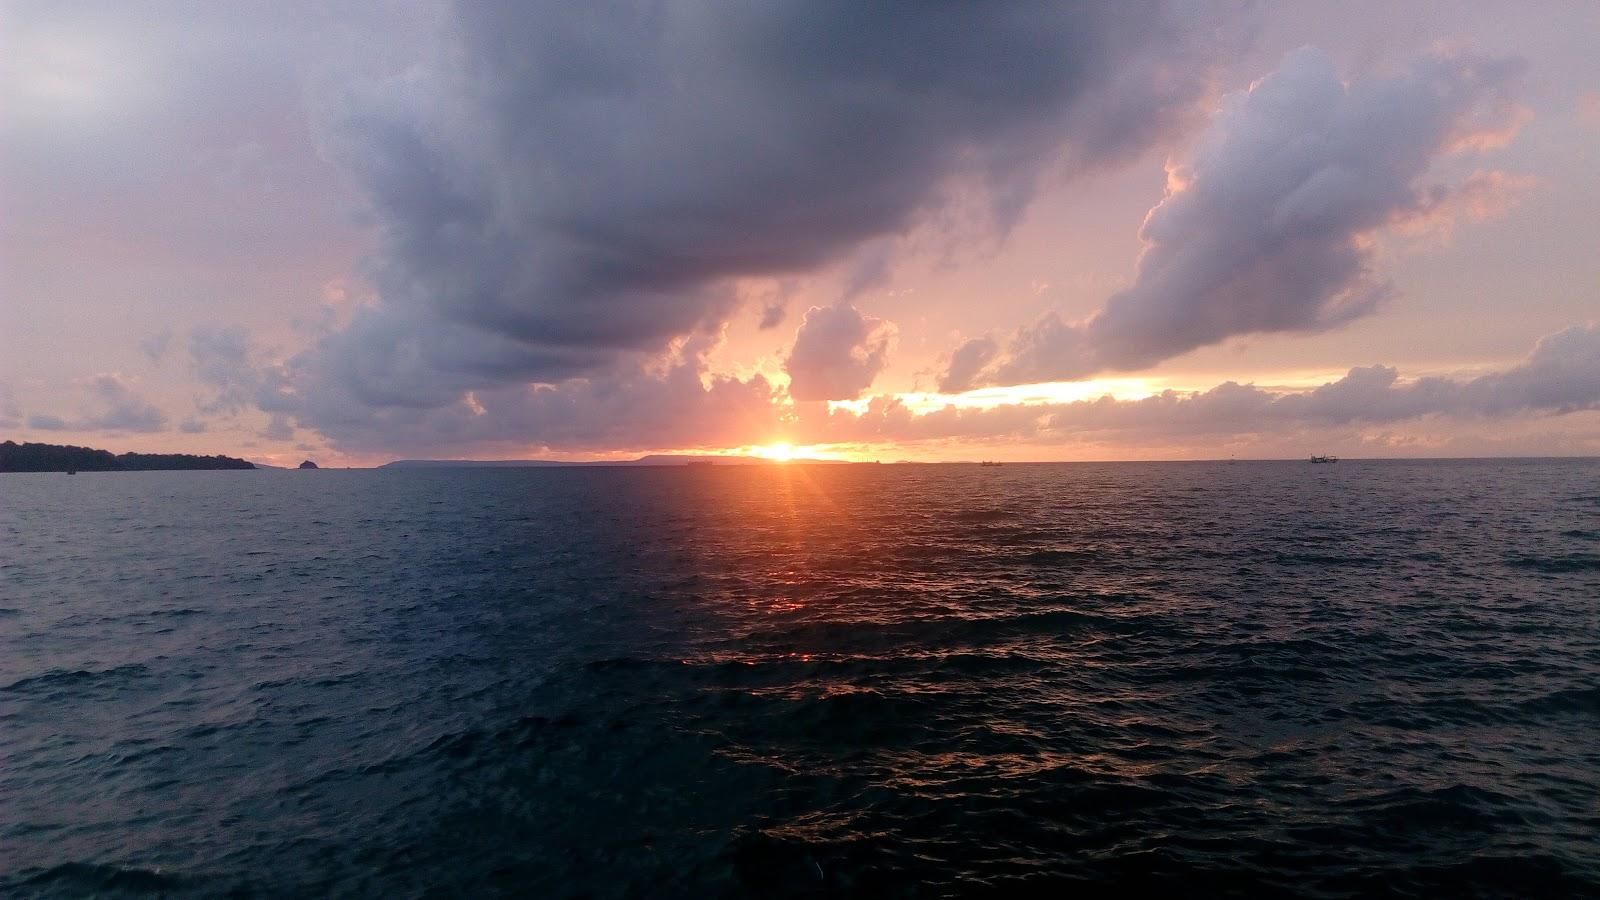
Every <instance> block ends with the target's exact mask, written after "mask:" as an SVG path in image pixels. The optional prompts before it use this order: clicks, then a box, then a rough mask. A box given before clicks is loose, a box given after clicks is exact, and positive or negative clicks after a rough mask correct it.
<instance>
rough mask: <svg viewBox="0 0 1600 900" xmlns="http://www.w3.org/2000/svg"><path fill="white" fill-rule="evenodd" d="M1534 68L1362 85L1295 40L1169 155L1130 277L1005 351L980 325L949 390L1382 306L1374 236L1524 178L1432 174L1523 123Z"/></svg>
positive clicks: (1425, 70) (1448, 69) (955, 362)
mask: <svg viewBox="0 0 1600 900" xmlns="http://www.w3.org/2000/svg"><path fill="white" fill-rule="evenodd" d="M1521 68H1522V66H1521V64H1520V63H1518V62H1514V61H1508V60H1502V59H1492V58H1487V57H1484V56H1481V55H1476V54H1473V53H1469V52H1440V53H1436V54H1434V55H1430V56H1427V57H1425V58H1423V59H1420V60H1418V61H1417V62H1416V63H1415V64H1413V66H1412V67H1411V68H1410V69H1409V71H1407V72H1405V73H1403V74H1400V75H1397V76H1394V77H1389V78H1380V79H1372V80H1367V81H1359V82H1356V83H1353V84H1350V85H1346V84H1344V83H1343V82H1341V81H1340V79H1339V75H1338V73H1337V72H1336V71H1335V70H1334V67H1333V63H1332V62H1331V61H1330V60H1329V59H1328V58H1327V57H1326V56H1325V55H1324V54H1323V53H1321V52H1320V51H1317V50H1314V49H1310V48H1305V49H1301V50H1298V51H1296V52H1294V53H1292V54H1290V55H1289V56H1288V57H1287V58H1286V59H1285V60H1284V62H1283V65H1282V66H1281V67H1280V68H1279V69H1278V71H1277V72H1275V73H1273V74H1272V75H1270V76H1269V77H1267V78H1265V79H1263V80H1262V81H1260V82H1258V83H1257V84H1256V85H1254V86H1253V87H1252V88H1251V89H1250V90H1249V91H1248V92H1243V93H1239V94H1235V95H1231V96H1229V97H1228V98H1226V100H1225V101H1224V104H1223V107H1222V109H1221V111H1220V112H1219V113H1218V114H1217V116H1216V117H1215V119H1214V120H1213V121H1212V123H1211V125H1210V127H1209V129H1208V130H1207V132H1206V133H1205V134H1204V135H1203V136H1202V137H1201V139H1200V141H1199V144H1198V146H1197V148H1196V149H1195V150H1194V152H1193V153H1192V155H1191V156H1190V158H1189V159H1188V161H1187V162H1186V163H1184V164H1183V165H1181V166H1177V167H1174V168H1173V169H1172V170H1171V174H1170V178H1169V185H1168V193H1167V196H1166V198H1165V199H1164V200H1163V201H1162V202H1161V204H1160V205H1159V206H1157V207H1156V208H1154V209H1153V210H1151V211H1150V214H1149V215H1148V217H1147V218H1146V219H1145V223H1144V226H1143V229H1142V230H1141V233H1140V235H1141V237H1142V239H1143V240H1144V242H1145V250H1144V252H1143V255H1142V256H1141V257H1140V259H1139V266H1138V273H1137V276H1136V279H1135V282H1134V284H1133V286H1132V287H1130V288H1128V289H1127V290H1125V291H1122V292H1120V293H1118V294H1115V295H1113V296H1112V297H1111V298H1110V299H1109V300H1108V301H1107V302H1106V305H1105V307H1104V308H1103V309H1102V310H1101V311H1100V312H1098V313H1097V314H1095V315H1094V316H1093V317H1091V318H1090V319H1089V320H1088V321H1086V322H1083V323H1071V322H1067V321H1065V320H1063V319H1062V318H1061V317H1060V316H1058V315H1056V314H1054V313H1052V314H1049V315H1046V316H1045V317H1043V318H1042V319H1040V320H1038V321H1037V322H1035V323H1033V324H1031V325H1029V326H1027V327H1024V328H1022V329H1019V330H1018V331H1017V333H1016V334H1015V335H1014V336H1013V337H1012V338H1011V340H1010V342H1009V344H1008V346H1007V348H1006V350H1005V352H1004V354H996V353H994V352H993V348H992V347H991V346H990V345H988V344H986V343H985V341H987V340H988V339H977V340H976V341H973V342H969V343H968V344H966V345H964V346H962V347H961V348H959V349H958V350H957V351H956V352H955V353H954V354H953V356H952V360H951V364H950V367H949V370H948V372H947V373H946V376H945V377H944V379H943V380H942V389H944V390H947V391H948V390H961V389H965V388H968V387H971V386H974V385H976V384H985V383H1003V384H1020V383H1027V382H1041V381H1057V380H1068V379H1076V378H1082V377H1086V376H1088V375H1091V374H1094V373H1095V372H1100V371H1106V370H1137V369H1143V368H1146V367H1148V366H1150V365H1153V364H1155V363H1158V362H1160V361H1162V360H1164V359H1168V358H1170V357H1173V356H1176V355H1178V354H1181V353H1185V352H1188V351H1190V350H1193V349H1195V348H1198V347H1203V346H1206V345H1208V344H1214V343H1217V342H1219V341H1223V340H1225V339H1227V338H1229V337H1232V336H1235V335H1243V334H1258V333H1269V332H1315V331H1322V330H1326V329H1329V328H1333V327H1336V326H1338V325H1340V324H1342V323H1345V322H1348V321H1349V320H1351V319H1353V318H1356V317H1358V316H1362V315H1366V314H1367V313H1369V312H1371V311H1372V310H1373V309H1374V308H1375V307H1376V306H1377V304H1378V303H1379V302H1380V301H1381V300H1382V299H1384V298H1385V297H1386V296H1387V295H1388V294H1389V293H1390V290H1391V288H1390V285H1389V284H1388V282H1387V281H1385V280H1384V279H1383V278H1382V277H1381V276H1379V275H1378V274H1377V273H1375V272H1373V271H1372V267H1371V252H1370V250H1369V249H1368V246H1367V242H1366V237H1367V235H1369V234H1371V233H1372V232H1374V231H1375V230H1377V229H1379V228H1382V227H1384V226H1386V225H1394V224H1402V223H1406V222H1409V221H1412V220H1417V219H1423V218H1431V217H1436V216H1438V215H1441V214H1442V212H1443V211H1444V210H1446V209H1448V208H1450V207H1451V206H1452V205H1470V206H1473V207H1481V206H1484V205H1485V204H1486V202H1487V200H1486V198H1484V197H1482V196H1481V195H1483V194H1484V193H1485V191H1488V190H1490V189H1492V188H1493V186H1494V185H1495V184H1507V183H1509V181H1508V180H1507V179H1495V178H1485V177H1479V178H1476V179H1469V180H1468V182H1467V183H1465V184H1464V185H1463V186H1461V187H1460V188H1450V187H1446V186H1442V185H1431V186H1427V187H1419V186H1418V185H1417V181H1418V180H1419V179H1421V178H1422V177H1423V176H1424V175H1425V174H1426V173H1427V171H1428V169H1429V167H1430V165H1431V164H1432V163H1433V162H1434V161H1435V160H1437V159H1439V158H1441V157H1442V156H1444V155H1447V154H1449V153H1451V152H1453V151H1458V150H1462V149H1467V148H1471V147H1476V146H1483V145H1486V144H1490V143H1493V142H1495V141H1496V140H1499V139H1501V138H1504V137H1505V136H1507V135H1508V133H1509V131H1510V130H1512V129H1514V127H1515V126H1516V124H1518V123H1519V122H1520V109H1519V108H1518V107H1516V106H1515V104H1513V103H1512V102H1511V100H1510V94H1511V91H1512V90H1513V88H1514V86H1515V82H1516V79H1517V76H1518V74H1519V73H1520V71H1521ZM1457 192H1460V193H1462V195H1463V196H1462V197H1461V198H1460V202H1459V203H1455V201H1454V195H1455V194H1456V193H1457ZM991 356H993V357H996V358H994V359H993V360H992V361H986V362H985V364H984V365H981V366H979V365H977V363H979V362H980V361H984V360H986V359H987V357H991Z"/></svg>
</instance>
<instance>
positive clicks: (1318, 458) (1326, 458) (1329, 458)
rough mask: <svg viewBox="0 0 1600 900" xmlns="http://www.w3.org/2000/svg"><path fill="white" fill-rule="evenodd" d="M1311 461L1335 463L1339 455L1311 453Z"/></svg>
mask: <svg viewBox="0 0 1600 900" xmlns="http://www.w3.org/2000/svg"><path fill="white" fill-rule="evenodd" d="M1311 461H1312V462H1314V463H1336V462H1338V461H1339V457H1337V456H1317V455H1316V454H1312V456H1311Z"/></svg>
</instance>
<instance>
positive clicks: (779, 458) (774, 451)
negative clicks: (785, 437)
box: [752, 441, 794, 462]
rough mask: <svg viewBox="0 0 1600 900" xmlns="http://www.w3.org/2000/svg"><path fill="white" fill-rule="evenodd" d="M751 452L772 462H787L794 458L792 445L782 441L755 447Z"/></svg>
mask: <svg viewBox="0 0 1600 900" xmlns="http://www.w3.org/2000/svg"><path fill="white" fill-rule="evenodd" d="M752 452H753V453H754V454H755V455H756V456H759V457H761V458H762V459H770V460H772V461H773V462H788V461H789V460H791V459H794V445H793V444H789V443H785V442H783V441H779V442H778V443H775V444H767V445H766V446H763V447H756V448H755V449H754V450H753V451H752Z"/></svg>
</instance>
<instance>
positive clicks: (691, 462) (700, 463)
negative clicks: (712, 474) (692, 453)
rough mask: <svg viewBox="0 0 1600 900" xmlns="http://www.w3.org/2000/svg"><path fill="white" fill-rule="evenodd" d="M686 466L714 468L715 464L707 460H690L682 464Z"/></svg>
mask: <svg viewBox="0 0 1600 900" xmlns="http://www.w3.org/2000/svg"><path fill="white" fill-rule="evenodd" d="M684 465H686V466H714V465H716V463H715V462H714V461H712V460H709V459H691V460H689V461H688V462H686V463H684Z"/></svg>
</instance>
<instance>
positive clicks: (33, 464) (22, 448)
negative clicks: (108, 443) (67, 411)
mask: <svg viewBox="0 0 1600 900" xmlns="http://www.w3.org/2000/svg"><path fill="white" fill-rule="evenodd" d="M255 467H256V466H255V463H252V462H250V461H249V460H244V459H235V458H234V457H231V456H222V455H221V454H218V455H217V456H194V455H192V454H188V453H120V454H117V453H112V452H111V451H110V450H96V449H94V448H92V447H73V446H69V445H64V444H19V443H17V442H16V441H6V442H4V443H0V472H153V471H163V470H179V469H254V468H255Z"/></svg>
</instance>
